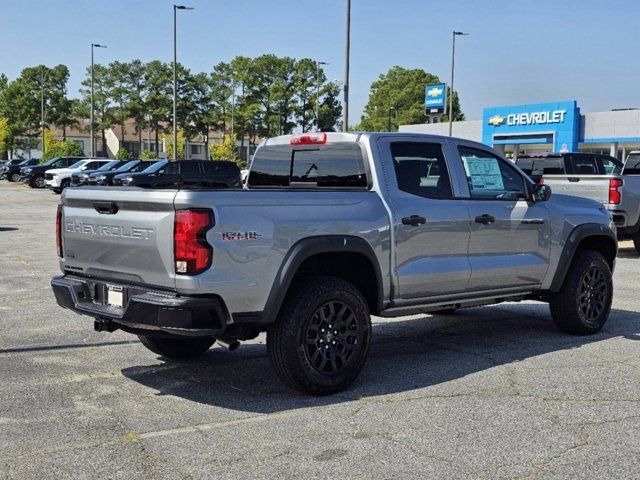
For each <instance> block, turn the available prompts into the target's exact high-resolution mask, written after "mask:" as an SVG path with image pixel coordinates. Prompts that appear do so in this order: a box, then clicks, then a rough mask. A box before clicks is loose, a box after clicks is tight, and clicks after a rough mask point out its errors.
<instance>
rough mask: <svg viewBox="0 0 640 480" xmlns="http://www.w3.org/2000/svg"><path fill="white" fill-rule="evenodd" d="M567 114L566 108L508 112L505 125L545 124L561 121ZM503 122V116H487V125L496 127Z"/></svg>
mask: <svg viewBox="0 0 640 480" xmlns="http://www.w3.org/2000/svg"><path fill="white" fill-rule="evenodd" d="M566 115H567V111H566V110H553V111H546V112H530V113H510V114H508V115H507V125H509V126H510V127H511V126H514V125H546V124H549V123H563V122H564V118H565V116H566ZM503 123H504V117H501V116H499V115H494V116H493V117H491V118H489V125H493V126H494V127H497V126H498V125H502V124H503Z"/></svg>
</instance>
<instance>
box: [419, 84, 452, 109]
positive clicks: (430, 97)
mask: <svg viewBox="0 0 640 480" xmlns="http://www.w3.org/2000/svg"><path fill="white" fill-rule="evenodd" d="M446 99H447V84H446V83H438V84H437V85H427V86H426V88H425V89H424V107H425V108H426V109H427V110H429V109H432V108H444V107H445V104H446Z"/></svg>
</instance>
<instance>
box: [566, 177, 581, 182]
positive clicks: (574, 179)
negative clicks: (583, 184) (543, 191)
mask: <svg viewBox="0 0 640 480" xmlns="http://www.w3.org/2000/svg"><path fill="white" fill-rule="evenodd" d="M567 180H569V181H570V182H579V181H580V179H579V178H578V177H568V178H567Z"/></svg>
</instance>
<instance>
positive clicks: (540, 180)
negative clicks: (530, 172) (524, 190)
mask: <svg viewBox="0 0 640 480" xmlns="http://www.w3.org/2000/svg"><path fill="white" fill-rule="evenodd" d="M538 185H544V178H542V177H540V178H539V179H538Z"/></svg>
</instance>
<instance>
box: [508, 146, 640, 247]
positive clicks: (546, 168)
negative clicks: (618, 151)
mask: <svg viewBox="0 0 640 480" xmlns="http://www.w3.org/2000/svg"><path fill="white" fill-rule="evenodd" d="M633 153H635V152H632V155H630V156H629V157H628V159H627V162H626V163H625V164H623V163H622V162H620V161H619V160H617V159H615V158H613V157H610V156H609V155H600V154H591V153H546V154H533V155H521V156H519V157H518V158H517V159H516V165H517V166H518V167H520V168H521V169H522V171H523V172H525V173H526V174H527V175H529V176H530V177H531V178H532V180H533V181H534V182H537V183H541V182H543V183H545V184H547V185H549V186H551V188H552V189H553V191H554V192H556V193H562V194H566V195H574V196H576V197H584V198H590V199H592V200H596V201H597V202H600V203H601V204H603V205H604V206H605V208H607V210H609V211H610V212H611V215H613V222H614V223H615V225H616V230H617V233H618V236H619V237H620V238H625V237H627V238H632V239H633V241H634V244H635V247H636V250H637V252H638V253H640V169H639V168H638V161H639V160H640V159H638V157H637V156H633Z"/></svg>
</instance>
